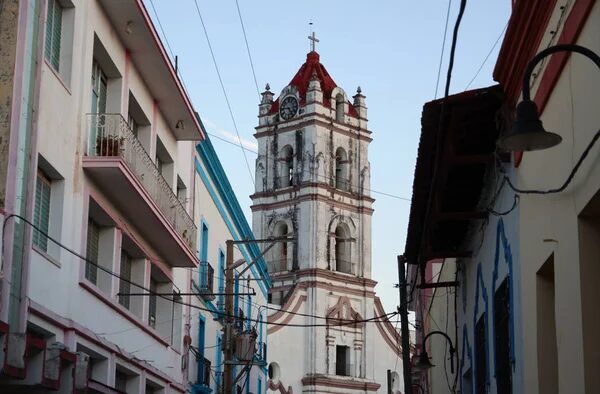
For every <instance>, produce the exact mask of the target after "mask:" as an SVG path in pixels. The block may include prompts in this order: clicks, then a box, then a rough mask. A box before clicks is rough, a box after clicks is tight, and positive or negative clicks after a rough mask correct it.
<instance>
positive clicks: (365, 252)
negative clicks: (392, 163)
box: [251, 51, 402, 394]
mask: <svg viewBox="0 0 600 394" xmlns="http://www.w3.org/2000/svg"><path fill="white" fill-rule="evenodd" d="M262 96H263V98H262V101H261V104H260V112H259V126H258V127H257V132H256V134H255V136H256V138H257V140H258V147H259V156H258V159H257V161H256V192H255V193H254V195H252V196H251V197H252V200H253V206H252V210H253V229H254V233H255V234H256V236H257V237H258V238H266V237H282V236H287V237H289V238H293V241H289V242H287V243H279V244H278V245H277V246H276V247H275V248H273V249H272V250H271V251H270V253H269V254H268V255H267V261H268V262H267V264H268V266H269V273H270V275H271V278H272V280H273V288H272V289H271V292H270V294H269V295H270V299H271V305H270V314H269V318H268V319H269V324H270V325H269V330H268V333H269V352H268V356H267V359H268V361H269V363H270V364H269V375H270V379H269V382H268V384H269V389H270V390H271V391H277V392H280V393H282V394H285V393H292V392H295V393H299V392H328V393H349V392H365V393H366V392H384V391H385V390H386V379H387V370H388V369H390V370H392V371H393V377H394V379H393V380H394V382H393V392H395V393H396V392H399V390H400V388H399V387H400V382H401V380H402V379H401V375H402V374H401V369H402V362H401V360H400V359H399V358H400V352H401V349H400V347H399V345H400V338H399V336H398V334H397V332H396V331H395V330H394V327H393V326H392V325H391V323H389V322H388V321H384V320H385V319H376V320H380V321H378V322H363V321H364V320H366V319H372V318H374V317H377V316H381V315H384V314H385V312H384V311H383V307H382V306H381V302H380V301H379V299H378V298H377V297H376V295H375V285H376V282H375V281H374V280H372V279H371V215H372V214H373V208H372V204H373V202H374V199H372V198H371V197H370V195H369V187H370V185H369V183H370V165H369V161H368V145H369V142H370V141H371V135H372V133H371V131H369V130H368V128H367V107H366V105H365V96H363V95H362V94H361V91H360V88H359V89H358V91H357V94H356V95H355V96H353V102H352V103H350V102H349V101H348V100H349V98H348V96H347V95H346V93H345V92H344V90H343V89H342V88H340V87H338V86H337V85H336V84H335V82H334V81H333V79H332V78H331V76H330V75H329V74H328V73H327V71H326V70H325V67H323V65H322V64H321V63H320V62H319V54H318V53H317V52H315V51H312V52H310V53H309V54H308V55H307V60H306V63H304V64H303V65H302V66H301V67H300V70H299V71H298V72H297V74H296V75H295V76H294V78H293V79H292V81H291V82H290V84H289V85H288V86H286V87H284V88H283V89H282V91H281V94H280V95H279V98H277V99H276V100H274V94H273V93H272V92H271V91H270V90H269V87H268V86H267V90H266V91H265V92H264V93H262ZM342 320H343V321H345V322H346V324H340V323H341V322H342ZM347 321H359V322H358V323H355V324H347ZM295 325H296V327H295Z"/></svg>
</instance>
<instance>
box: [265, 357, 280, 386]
mask: <svg viewBox="0 0 600 394" xmlns="http://www.w3.org/2000/svg"><path fill="white" fill-rule="evenodd" d="M268 373H269V379H271V380H272V381H273V383H275V384H277V383H278V382H279V377H280V376H281V369H280V368H279V364H277V363H275V362H273V363H271V364H269V369H268Z"/></svg>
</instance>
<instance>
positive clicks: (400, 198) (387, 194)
mask: <svg viewBox="0 0 600 394" xmlns="http://www.w3.org/2000/svg"><path fill="white" fill-rule="evenodd" d="M207 134H209V135H210V136H212V137H215V138H217V139H219V140H221V141H223V142H226V143H228V144H230V145H235V146H238V147H241V148H242V149H245V150H246V151H248V152H251V153H254V154H256V155H258V152H257V151H255V150H252V149H248V148H246V147H244V146H243V145H240V144H238V143H236V142H233V141H229V140H228V139H225V138H223V137H220V136H218V135H216V134H213V133H207ZM302 173H308V174H310V173H311V170H310V169H303V170H302ZM315 175H316V176H317V178H322V179H324V180H327V181H330V180H334V179H335V177H331V176H327V175H319V174H315ZM348 185H349V186H352V187H359V186H358V185H356V184H348ZM363 190H366V191H369V192H371V193H375V194H380V195H382V196H386V197H391V198H396V199H398V200H403V201H408V202H410V201H411V199H410V198H408V197H402V196H398V195H396V194H391V193H387V192H382V191H378V190H375V189H370V188H366V187H365V188H363Z"/></svg>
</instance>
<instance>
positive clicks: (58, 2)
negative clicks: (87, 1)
mask: <svg viewBox="0 0 600 394" xmlns="http://www.w3.org/2000/svg"><path fill="white" fill-rule="evenodd" d="M74 22H75V8H74V7H73V3H72V1H71V0H48V8H47V12H46V42H45V43H44V57H45V58H46V61H47V62H48V64H49V65H50V67H51V68H52V69H54V71H55V72H56V73H57V74H58V75H59V76H60V80H61V82H63V84H64V85H67V86H68V85H69V84H70V79H71V58H72V55H73V26H74Z"/></svg>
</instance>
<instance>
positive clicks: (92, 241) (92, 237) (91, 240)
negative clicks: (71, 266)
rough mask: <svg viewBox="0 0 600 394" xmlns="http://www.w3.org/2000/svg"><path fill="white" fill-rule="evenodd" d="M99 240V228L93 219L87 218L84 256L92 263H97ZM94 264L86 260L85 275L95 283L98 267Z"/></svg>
mask: <svg viewBox="0 0 600 394" xmlns="http://www.w3.org/2000/svg"><path fill="white" fill-rule="evenodd" d="M99 241H100V228H99V227H98V225H97V224H96V223H95V222H94V221H93V220H88V233H87V251H86V257H87V259H88V260H89V261H91V262H92V263H94V264H98V251H99V246H98V244H99ZM94 264H91V263H90V262H86V264H85V277H86V279H87V280H89V281H90V282H92V283H93V284H96V283H97V280H98V267H97V266H96V265H94Z"/></svg>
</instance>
